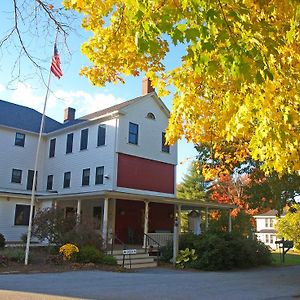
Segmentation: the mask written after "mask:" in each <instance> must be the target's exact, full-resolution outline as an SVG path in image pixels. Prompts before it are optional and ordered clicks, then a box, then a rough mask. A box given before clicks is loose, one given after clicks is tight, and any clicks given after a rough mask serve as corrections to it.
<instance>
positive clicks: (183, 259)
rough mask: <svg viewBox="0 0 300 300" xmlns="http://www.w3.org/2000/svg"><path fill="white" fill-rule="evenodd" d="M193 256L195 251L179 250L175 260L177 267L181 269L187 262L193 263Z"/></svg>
mask: <svg viewBox="0 0 300 300" xmlns="http://www.w3.org/2000/svg"><path fill="white" fill-rule="evenodd" d="M197 258H198V257H197V255H196V254H195V249H191V250H190V249H189V248H186V249H185V250H179V255H178V256H177V258H176V265H177V267H179V268H181V269H183V268H185V266H186V265H188V263H189V262H192V261H195V260H196V259H197Z"/></svg>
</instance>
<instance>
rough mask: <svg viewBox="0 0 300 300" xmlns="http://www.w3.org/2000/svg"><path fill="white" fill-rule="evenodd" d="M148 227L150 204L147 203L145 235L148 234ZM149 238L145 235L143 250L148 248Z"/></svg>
mask: <svg viewBox="0 0 300 300" xmlns="http://www.w3.org/2000/svg"><path fill="white" fill-rule="evenodd" d="M148 225H149V202H148V201H145V214H144V234H148ZM146 241H147V237H146V235H144V240H143V248H146V247H147V245H146Z"/></svg>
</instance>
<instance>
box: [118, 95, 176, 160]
mask: <svg viewBox="0 0 300 300" xmlns="http://www.w3.org/2000/svg"><path fill="white" fill-rule="evenodd" d="M123 111H124V113H125V115H122V116H120V121H119V124H120V125H119V131H118V145H117V152H121V153H125V154H129V155H135V156H139V157H143V158H148V159H152V160H157V161H161V162H165V163H169V164H173V165H177V144H175V145H174V146H171V147H170V153H165V152H162V151H161V146H162V132H165V130H166V128H167V126H168V117H167V115H166V114H165V112H163V110H162V109H161V108H160V107H159V106H158V105H157V103H156V101H155V100H154V99H153V98H152V97H151V96H149V97H147V98H144V99H143V100H142V101H140V102H137V103H135V104H133V105H129V106H127V107H126V108H124V109H123ZM149 112H151V113H153V114H154V115H155V120H152V119H148V118H146V116H147V114H148V113H149ZM129 122H132V123H136V124H138V125H139V132H138V145H133V144H130V143H128V129H129Z"/></svg>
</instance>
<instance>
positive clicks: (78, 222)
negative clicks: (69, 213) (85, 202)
mask: <svg viewBox="0 0 300 300" xmlns="http://www.w3.org/2000/svg"><path fill="white" fill-rule="evenodd" d="M80 213H81V200H80V199H79V200H77V212H76V225H79V224H80V221H81V220H80V219H81V215H80Z"/></svg>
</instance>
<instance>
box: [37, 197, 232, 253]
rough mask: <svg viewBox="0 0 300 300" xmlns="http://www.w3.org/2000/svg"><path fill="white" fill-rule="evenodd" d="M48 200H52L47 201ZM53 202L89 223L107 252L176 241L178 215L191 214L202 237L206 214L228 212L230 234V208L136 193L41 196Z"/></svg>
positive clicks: (78, 219)
mask: <svg viewBox="0 0 300 300" xmlns="http://www.w3.org/2000/svg"><path fill="white" fill-rule="evenodd" d="M50 197H51V198H50ZM50 199H51V200H52V203H53V205H54V206H56V207H60V208H63V209H64V210H65V214H66V215H67V214H69V213H76V214H77V222H78V223H80V222H92V224H93V226H94V228H95V230H96V231H97V232H99V234H100V235H101V236H102V239H103V246H104V247H105V248H107V249H108V250H109V249H111V247H112V246H114V245H117V244H126V245H128V244H135V245H140V246H142V247H144V248H147V247H152V246H154V245H157V244H159V245H160V246H164V245H166V243H167V242H169V241H173V242H174V243H175V244H176V243H177V241H178V236H179V234H180V233H181V212H182V211H193V212H195V217H194V219H193V220H191V221H193V225H192V230H193V231H194V232H195V233H197V234H199V233H201V227H200V226H201V219H202V217H201V216H202V215H204V216H205V218H204V219H205V224H203V225H202V228H204V230H207V229H208V227H209V210H210V209H213V210H215V209H225V210H227V211H228V230H229V231H231V217H230V212H231V209H232V208H234V206H233V205H224V204H217V203H213V202H200V201H197V200H193V201H192V200H184V199H177V198H173V197H163V196H155V195H146V194H138V193H135V194H133V193H125V192H113V191H100V192H95V193H86V194H73V195H53V196H42V197H40V199H39V200H50Z"/></svg>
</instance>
